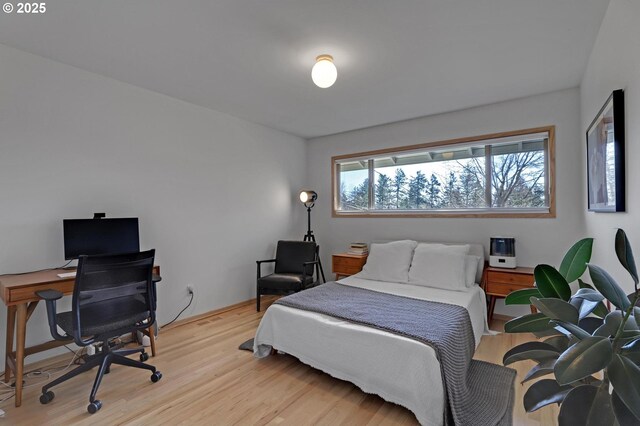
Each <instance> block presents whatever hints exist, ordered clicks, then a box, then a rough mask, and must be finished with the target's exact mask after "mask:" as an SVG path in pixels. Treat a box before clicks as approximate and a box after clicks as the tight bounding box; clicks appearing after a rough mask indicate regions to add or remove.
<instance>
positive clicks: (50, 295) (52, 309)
mask: <svg viewBox="0 0 640 426" xmlns="http://www.w3.org/2000/svg"><path fill="white" fill-rule="evenodd" d="M36 294H37V295H38V297H41V298H42V299H44V301H45V302H46V305H47V320H48V322H49V331H50V332H51V336H53V338H54V339H56V340H70V339H71V336H67V335H64V336H63V335H61V334H60V333H58V323H57V322H56V313H57V312H56V300H58V299H61V298H62V296H64V294H63V293H62V292H61V291H58V290H51V289H48V290H40V291H36Z"/></svg>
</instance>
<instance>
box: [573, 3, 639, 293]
mask: <svg viewBox="0 0 640 426" xmlns="http://www.w3.org/2000/svg"><path fill="white" fill-rule="evenodd" d="M639 22H640V2H638V1H637V0H611V3H609V8H608V9H607V13H606V15H605V17H604V20H603V22H602V25H601V27H600V32H599V34H598V38H597V40H596V43H595V45H594V48H593V51H592V52H591V57H590V58H589V63H588V65H587V69H586V71H585V74H584V76H583V79H582V84H581V86H580V94H581V123H582V126H581V131H582V132H585V131H586V129H587V127H588V126H589V124H590V123H591V121H592V120H593V118H594V117H595V116H596V114H597V113H598V111H599V110H600V108H601V107H602V105H603V104H604V103H605V101H606V100H607V98H608V97H609V95H610V94H611V92H612V91H613V90H615V89H624V91H625V94H624V96H625V123H626V145H625V149H626V206H627V208H626V213H594V212H586V208H585V213H584V214H585V224H586V234H587V235H590V236H593V237H595V238H596V241H595V246H594V255H593V259H592V260H593V262H594V263H596V264H599V265H601V266H603V267H604V268H605V269H607V270H608V271H609V272H610V273H611V274H612V275H613V276H614V277H615V278H616V279H617V280H618V282H619V283H620V284H621V285H622V286H623V287H624V289H625V290H627V291H628V292H631V291H632V289H633V283H632V281H631V279H630V278H629V275H628V274H627V273H626V272H625V271H624V269H623V268H622V267H621V266H620V263H619V262H618V260H617V258H616V256H615V252H614V237H615V228H623V229H624V230H625V231H626V233H627V235H628V236H629V238H630V240H631V244H632V247H633V248H635V254H636V262H640V257H638V256H640V225H639V219H640V193H639V192H638V187H637V185H638V183H639V182H640V168H638V162H639V161H640V25H638V23H639ZM583 138H584V136H583ZM582 146H583V154H582V158H586V152H585V151H586V147H585V144H584V143H583V144H582ZM583 175H584V177H583V188H584V189H583V191H584V194H585V195H584V196H585V197H586V185H587V184H586V167H585V168H584V169H583Z"/></svg>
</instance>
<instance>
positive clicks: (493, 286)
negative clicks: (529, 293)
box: [485, 281, 533, 296]
mask: <svg viewBox="0 0 640 426" xmlns="http://www.w3.org/2000/svg"><path fill="white" fill-rule="evenodd" d="M531 287H533V285H518V284H515V283H511V284H509V283H499V282H492V281H489V282H488V283H487V288H486V289H485V292H486V293H487V294H490V295H493V296H507V295H508V294H509V293H511V292H512V291H516V290H522V289H523V288H531Z"/></svg>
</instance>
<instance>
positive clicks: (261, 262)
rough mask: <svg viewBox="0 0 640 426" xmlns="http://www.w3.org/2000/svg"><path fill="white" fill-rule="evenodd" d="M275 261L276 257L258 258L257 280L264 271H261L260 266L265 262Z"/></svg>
mask: <svg viewBox="0 0 640 426" xmlns="http://www.w3.org/2000/svg"><path fill="white" fill-rule="evenodd" d="M275 261H276V260H275V259H266V260H256V269H257V272H256V280H259V279H260V276H261V275H262V273H261V272H260V266H261V265H262V264H263V263H273V262H275Z"/></svg>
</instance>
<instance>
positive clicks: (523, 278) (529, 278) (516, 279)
mask: <svg viewBox="0 0 640 426" xmlns="http://www.w3.org/2000/svg"><path fill="white" fill-rule="evenodd" d="M487 281H488V282H489V283H502V284H515V285H519V286H525V287H532V286H533V275H529V274H514V273H512V272H506V271H505V272H498V271H488V272H487Z"/></svg>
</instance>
